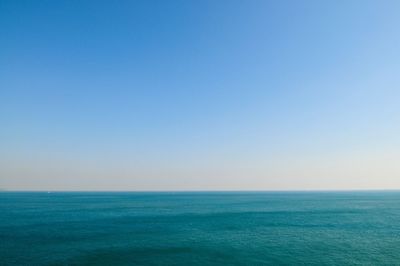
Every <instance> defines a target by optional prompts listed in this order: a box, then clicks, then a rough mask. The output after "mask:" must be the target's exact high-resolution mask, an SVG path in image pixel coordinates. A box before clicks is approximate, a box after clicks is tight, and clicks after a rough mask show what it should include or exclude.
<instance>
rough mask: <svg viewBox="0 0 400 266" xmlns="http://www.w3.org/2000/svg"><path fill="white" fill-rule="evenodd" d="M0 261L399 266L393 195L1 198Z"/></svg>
mask: <svg viewBox="0 0 400 266" xmlns="http://www.w3.org/2000/svg"><path fill="white" fill-rule="evenodd" d="M0 265H185V266H195V265H400V192H397V191H358V192H357V191H347V192H322V191H321V192H54V193H47V192H1V193H0Z"/></svg>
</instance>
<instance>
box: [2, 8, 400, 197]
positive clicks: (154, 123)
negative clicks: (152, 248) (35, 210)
mask: <svg viewBox="0 0 400 266" xmlns="http://www.w3.org/2000/svg"><path fill="white" fill-rule="evenodd" d="M399 14H400V2H399V1H386V0H385V1H341V0H339V1H184V0H182V1H14V0H13V1H5V0H0V126H1V130H0V188H4V189H27V190H52V189H54V190H208V189H211V190H230V189H235V190H236V189H239V190H246V189H256V190H260V189H265V190H274V189H379V188H399V189H400V164H399V159H400V74H399V73H400V16H399Z"/></svg>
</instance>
